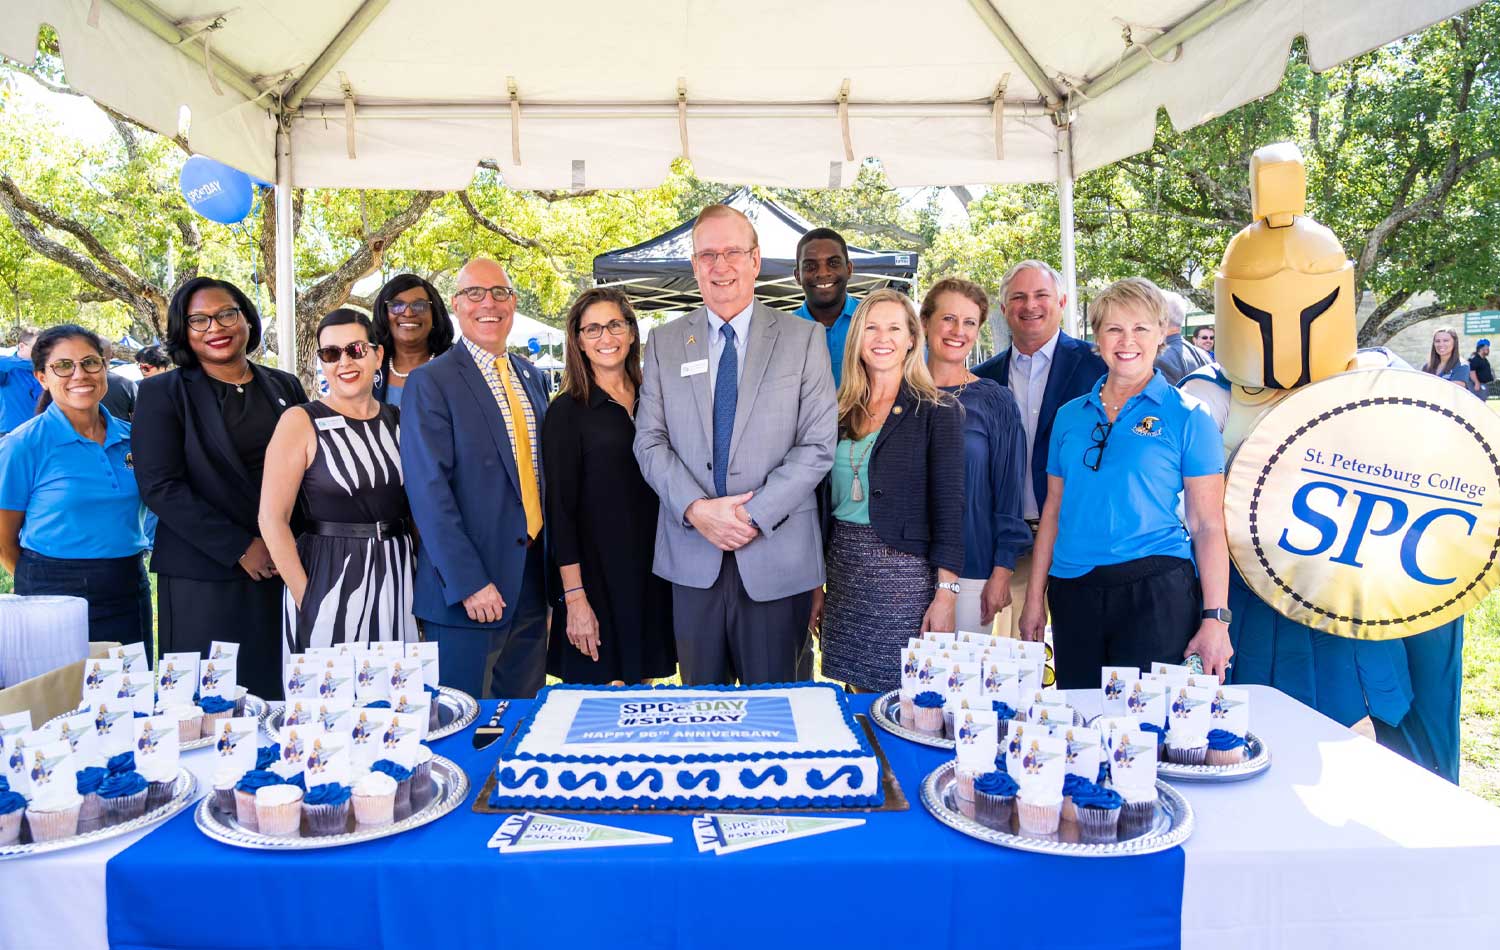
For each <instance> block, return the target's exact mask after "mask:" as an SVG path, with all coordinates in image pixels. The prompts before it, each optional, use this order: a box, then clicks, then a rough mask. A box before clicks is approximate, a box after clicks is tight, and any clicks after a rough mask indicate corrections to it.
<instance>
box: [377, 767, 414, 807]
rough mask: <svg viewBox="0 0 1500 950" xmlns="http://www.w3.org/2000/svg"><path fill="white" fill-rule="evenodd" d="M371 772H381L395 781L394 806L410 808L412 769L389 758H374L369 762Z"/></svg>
mask: <svg viewBox="0 0 1500 950" xmlns="http://www.w3.org/2000/svg"><path fill="white" fill-rule="evenodd" d="M370 771H371V772H383V773H385V774H386V775H389V776H390V777H391V778H392V779H394V780H395V781H396V807H397V808H411V778H412V770H411V769H409V768H407V767H406V766H404V765H402V764H401V763H399V762H392V761H391V760H390V759H376V760H375V761H374V762H372V763H370Z"/></svg>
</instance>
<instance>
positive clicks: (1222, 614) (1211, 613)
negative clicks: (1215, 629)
mask: <svg viewBox="0 0 1500 950" xmlns="http://www.w3.org/2000/svg"><path fill="white" fill-rule="evenodd" d="M1233 616H1234V615H1233V614H1232V613H1230V612H1229V608H1228V607H1215V608H1214V609H1212V610H1205V611H1203V614H1202V615H1201V617H1200V619H1202V620H1217V621H1219V622H1220V623H1229V621H1230V619H1231V618H1232V617H1233Z"/></svg>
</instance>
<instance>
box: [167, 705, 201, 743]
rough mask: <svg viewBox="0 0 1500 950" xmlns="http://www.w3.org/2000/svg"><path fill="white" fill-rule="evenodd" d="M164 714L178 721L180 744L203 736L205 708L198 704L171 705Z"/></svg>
mask: <svg viewBox="0 0 1500 950" xmlns="http://www.w3.org/2000/svg"><path fill="white" fill-rule="evenodd" d="M162 715H165V716H171V717H172V718H173V719H175V720H176V721H177V741H178V743H179V744H180V743H185V742H194V741H196V740H198V739H201V738H203V710H201V709H199V708H198V707H197V706H169V707H168V708H167V710H166V711H165V712H164V713H163V714H162Z"/></svg>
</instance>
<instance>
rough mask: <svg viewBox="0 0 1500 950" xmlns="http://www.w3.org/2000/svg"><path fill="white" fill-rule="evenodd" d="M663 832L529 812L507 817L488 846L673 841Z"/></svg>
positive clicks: (514, 848) (546, 847)
mask: <svg viewBox="0 0 1500 950" xmlns="http://www.w3.org/2000/svg"><path fill="white" fill-rule="evenodd" d="M671 841H672V839H671V838H668V837H666V836H664V835H653V834H647V833H646V832H644V831H632V830H631V829H629V828H616V827H614V826H612V825H599V824H595V823H594V822H591V821H579V820H578V819H576V818H563V817H561V816H559V815H539V814H536V813H535V812H527V813H526V814H524V815H511V816H510V817H509V818H507V819H505V823H504V824H502V825H501V826H500V830H498V831H496V832H495V833H494V835H493V836H491V837H490V840H489V844H488V847H491V848H498V849H499V850H500V851H501V852H503V853H507V854H508V853H513V852H518V851H567V850H570V849H573V848H615V847H621V846H623V845H633V844H670V843H671Z"/></svg>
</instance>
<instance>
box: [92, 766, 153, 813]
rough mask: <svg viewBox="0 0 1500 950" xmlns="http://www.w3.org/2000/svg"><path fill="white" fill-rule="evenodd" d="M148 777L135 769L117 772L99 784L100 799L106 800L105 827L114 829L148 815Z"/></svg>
mask: <svg viewBox="0 0 1500 950" xmlns="http://www.w3.org/2000/svg"><path fill="white" fill-rule="evenodd" d="M149 785H150V783H149V782H147V781H146V777H145V776H144V775H142V774H141V773H139V772H137V771H135V770H134V769H133V768H132V769H131V770H130V771H128V772H117V773H115V774H113V775H110V776H109V777H108V778H106V779H105V780H104V781H102V782H100V783H99V797H100V798H101V799H103V800H104V821H103V827H105V828H112V827H114V826H115V825H123V824H124V823H125V822H127V821H134V820H135V819H137V818H139V817H141V816H142V815H144V814H145V813H146V794H147V786H149Z"/></svg>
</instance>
